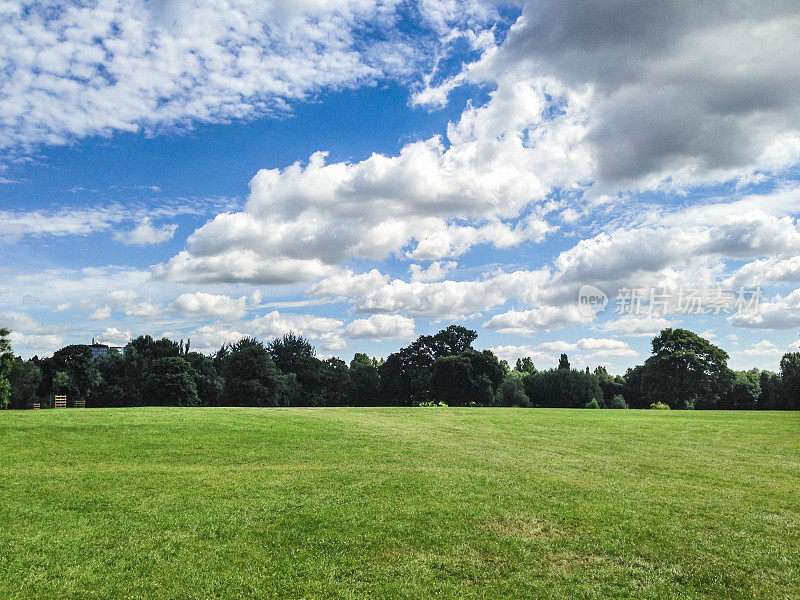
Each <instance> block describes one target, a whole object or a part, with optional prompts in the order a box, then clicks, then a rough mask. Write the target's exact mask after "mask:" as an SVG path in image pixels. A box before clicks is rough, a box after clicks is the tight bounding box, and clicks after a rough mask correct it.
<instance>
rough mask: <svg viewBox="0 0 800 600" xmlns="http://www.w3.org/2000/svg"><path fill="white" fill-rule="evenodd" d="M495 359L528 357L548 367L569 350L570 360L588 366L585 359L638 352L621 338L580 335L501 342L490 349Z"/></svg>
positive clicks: (599, 359) (593, 359)
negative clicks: (576, 337)
mask: <svg viewBox="0 0 800 600" xmlns="http://www.w3.org/2000/svg"><path fill="white" fill-rule="evenodd" d="M490 350H491V351H492V352H494V353H495V354H496V355H497V356H498V357H499V358H501V359H503V360H506V361H507V362H508V363H509V364H511V365H513V364H514V362H515V361H516V360H517V359H518V358H525V357H528V358H531V359H532V360H533V362H534V364H536V365H537V366H538V367H539V368H544V367H547V366H552V365H553V364H555V363H556V361H557V359H558V356H559V355H560V354H561V353H562V352H567V353H569V358H570V361H571V362H573V363H574V364H575V365H576V366H577V365H584V366H588V364H587V363H588V362H589V361H594V363H595V364H597V363H598V362H605V361H608V360H609V359H612V358H620V357H623V358H630V357H634V356H637V355H638V353H637V352H636V351H635V350H633V349H632V348H630V346H628V344H626V343H625V342H623V341H621V340H616V339H610V338H599V339H598V338H581V339H579V340H578V341H577V342H565V341H561V340H558V341H552V342H543V343H541V344H537V345H523V346H515V345H503V346H495V347H493V348H490Z"/></svg>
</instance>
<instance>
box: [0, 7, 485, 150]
mask: <svg viewBox="0 0 800 600" xmlns="http://www.w3.org/2000/svg"><path fill="white" fill-rule="evenodd" d="M492 4H493V3H491V2H490V3H482V2H478V1H474V0H470V1H469V2H465V3H463V4H462V3H458V5H454V3H452V2H450V1H439V0H424V1H423V2H421V3H419V5H415V6H414V9H415V14H416V16H417V17H418V22H419V25H420V32H419V37H420V38H422V39H421V40H420V39H414V38H412V36H409V35H405V34H403V33H401V28H399V27H396V25H397V23H398V21H399V19H400V18H401V12H402V11H401V10H400V9H401V8H402V5H403V3H401V2H400V0H380V1H378V0H374V1H373V0H296V1H292V2H283V1H259V2H236V1H228V0H211V1H203V2H201V1H199V0H100V1H99V2H94V3H83V2H68V3H64V2H57V1H55V0H45V1H35V2H34V1H31V0H24V1H17V0H10V1H5V0H4V1H0V147H6V148H22V149H23V150H24V149H30V148H35V147H36V146H37V145H38V144H42V143H45V144H58V143H64V142H67V141H70V140H72V139H79V138H83V137H86V136H90V135H97V134H110V133H112V132H115V131H140V130H146V131H159V130H161V129H163V128H172V127H187V126H191V125H192V124H193V123H195V122H198V121H226V120H230V119H235V118H242V117H245V118H246V117H252V116H256V115H263V114H270V113H272V114H274V113H282V112H285V111H286V110H287V109H288V108H289V104H288V103H290V102H291V101H293V100H298V99H303V98H305V97H307V96H308V95H309V94H312V93H314V92H316V91H319V90H323V89H339V88H343V87H354V86H357V85H362V84H365V83H370V82H374V81H377V80H380V79H383V78H385V77H397V78H405V77H406V76H408V75H409V74H410V73H412V72H414V71H415V68H418V67H419V66H420V65H425V64H427V63H428V62H430V60H431V59H432V53H433V52H434V51H435V50H436V49H437V48H438V45H437V44H436V43H435V42H436V41H437V40H438V39H439V37H440V36H442V35H443V34H444V33H445V32H448V31H450V30H451V29H452V28H456V27H459V26H463V27H477V26H478V25H479V24H481V23H486V22H487V21H488V20H489V19H490V17H491V16H492V15H493V14H494V12H495V11H494V10H493V6H492ZM376 31H380V32H382V33H381V35H379V36H376V35H374V33H375V32H376ZM426 32H427V35H426Z"/></svg>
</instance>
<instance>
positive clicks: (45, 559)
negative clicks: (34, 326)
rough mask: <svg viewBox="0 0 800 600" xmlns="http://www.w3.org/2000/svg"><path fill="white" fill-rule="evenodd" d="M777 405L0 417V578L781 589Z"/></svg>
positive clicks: (782, 433) (139, 593)
mask: <svg viewBox="0 0 800 600" xmlns="http://www.w3.org/2000/svg"><path fill="white" fill-rule="evenodd" d="M798 433H800V415H798V414H789V413H751V412H738V413H733V412H699V411H698V412H677V411H673V412H661V411H633V410H629V411H597V410H595V411H591V410H544V409H528V410H525V409H444V408H424V409H423V408H418V409H397V408H365V409H347V408H335V409H239V408H218V409H171V408H144V409H121V410H115V409H100V410H91V409H86V410H46V411H44V410H43V411H35V412H34V411H25V412H9V411H7V412H4V413H2V414H0V598H3V599H11V598H24V599H26V600H28V599H34V598H35V599H42V598H58V599H63V598H70V599H79V598H164V599H167V598H169V599H179V598H180V599H182V598H231V599H233V598H270V599H274V598H293V599H294V598H359V599H365V598H370V599H372V598H391V599H395V598H437V599H439V598H458V599H461V598H497V599H509V598H526V599H528V598H565V599H576V598H647V599H652V598H681V599H683V598H725V599H730V598H754V599H756V598H757V599H764V598H800V436H798Z"/></svg>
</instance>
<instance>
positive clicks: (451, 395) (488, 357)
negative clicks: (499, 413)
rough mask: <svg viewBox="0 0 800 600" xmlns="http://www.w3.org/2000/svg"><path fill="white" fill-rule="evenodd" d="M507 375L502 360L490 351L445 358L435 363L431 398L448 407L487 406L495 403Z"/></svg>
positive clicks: (431, 382) (432, 374) (431, 381)
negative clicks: (496, 395)
mask: <svg viewBox="0 0 800 600" xmlns="http://www.w3.org/2000/svg"><path fill="white" fill-rule="evenodd" d="M504 375H505V373H504V371H503V367H502V365H501V364H500V361H499V360H497V357H496V356H495V355H494V354H492V352H491V351H489V350H484V351H483V352H478V351H476V350H466V351H464V352H462V353H461V354H457V355H451V356H442V357H440V358H437V359H436V361H435V362H434V364H433V370H432V373H431V380H430V396H431V399H432V400H433V401H435V402H444V403H446V404H447V405H448V406H465V405H471V404H477V405H482V406H488V405H490V404H492V403H493V402H494V400H495V394H496V393H497V391H498V390H499V388H500V384H501V383H502V381H503V377H504Z"/></svg>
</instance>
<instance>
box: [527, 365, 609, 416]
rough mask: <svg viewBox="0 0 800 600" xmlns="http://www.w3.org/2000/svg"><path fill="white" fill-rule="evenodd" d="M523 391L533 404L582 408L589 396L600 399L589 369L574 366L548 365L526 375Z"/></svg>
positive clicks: (597, 384)
mask: <svg viewBox="0 0 800 600" xmlns="http://www.w3.org/2000/svg"><path fill="white" fill-rule="evenodd" d="M523 382H524V384H525V393H526V394H527V395H528V398H529V399H530V402H531V404H532V405H533V406H538V407H549V408H584V407H585V406H586V404H588V403H589V402H590V401H591V400H592V399H595V400H597V401H598V404H599V403H600V399H602V397H603V393H602V391H601V390H600V384H599V383H598V381H597V377H595V376H594V375H593V374H591V373H586V372H585V371H576V370H574V369H551V370H549V371H539V372H538V373H532V374H529V375H526V376H525V378H524V380H523Z"/></svg>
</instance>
